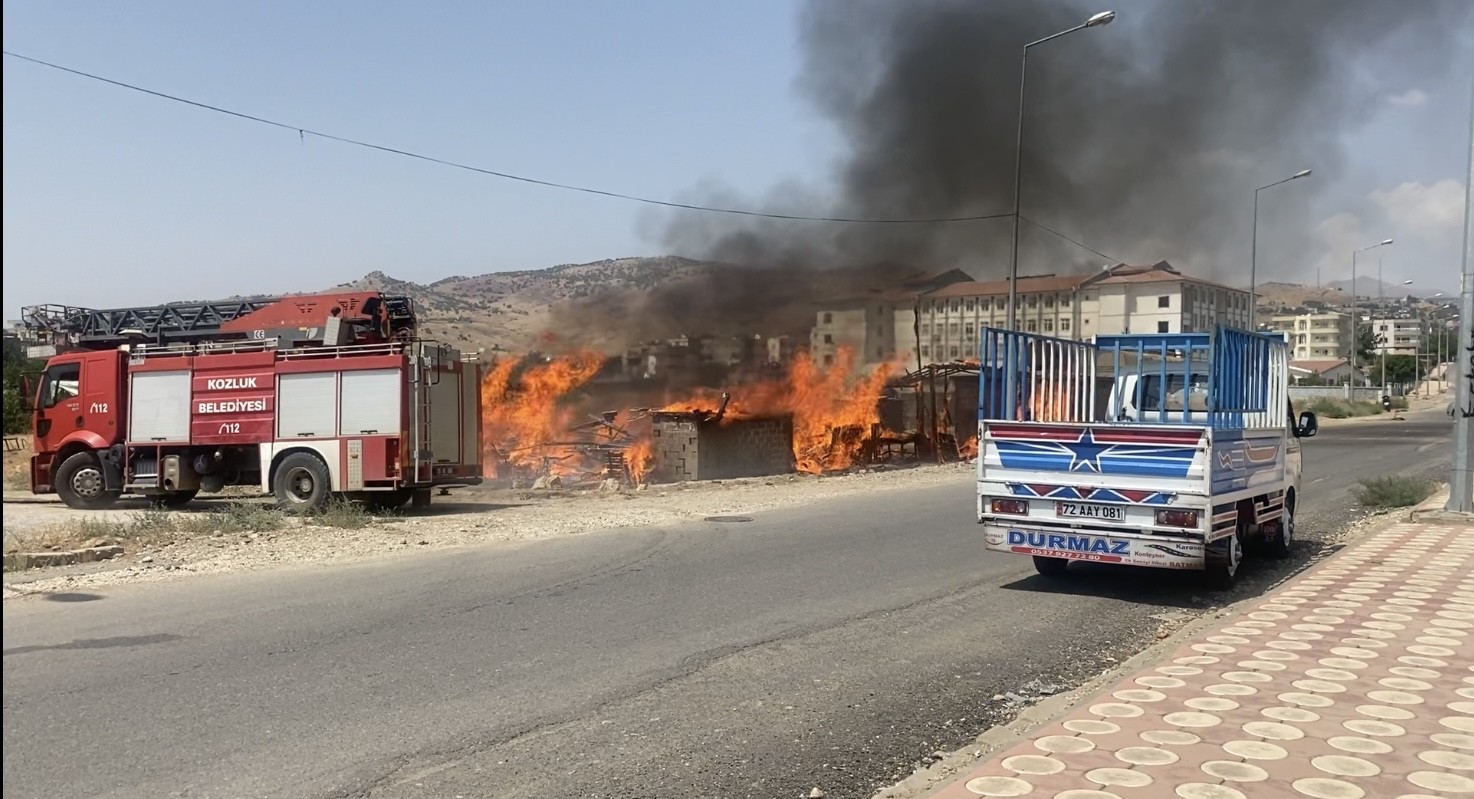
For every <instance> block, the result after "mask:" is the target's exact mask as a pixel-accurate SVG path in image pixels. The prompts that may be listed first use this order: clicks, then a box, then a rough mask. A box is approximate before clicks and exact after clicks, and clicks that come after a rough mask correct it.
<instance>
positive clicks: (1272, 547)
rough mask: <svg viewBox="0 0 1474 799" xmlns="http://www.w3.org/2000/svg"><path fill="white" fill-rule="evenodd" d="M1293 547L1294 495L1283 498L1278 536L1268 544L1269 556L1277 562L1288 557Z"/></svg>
mask: <svg viewBox="0 0 1474 799" xmlns="http://www.w3.org/2000/svg"><path fill="white" fill-rule="evenodd" d="M1293 546H1295V495H1294V494H1290V495H1289V496H1287V497H1285V508H1284V510H1283V511H1282V515H1281V516H1280V531H1279V535H1276V536H1275V537H1274V540H1272V541H1270V542H1269V554H1270V555H1271V556H1273V557H1275V558H1277V559H1279V560H1284V559H1285V558H1288V557H1289V556H1290V548H1291V547H1293Z"/></svg>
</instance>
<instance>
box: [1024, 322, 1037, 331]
mask: <svg viewBox="0 0 1474 799" xmlns="http://www.w3.org/2000/svg"><path fill="white" fill-rule="evenodd" d="M1024 332H1026V333H1037V332H1039V323H1038V322H1035V321H1034V320H1033V319H1030V320H1029V321H1028V322H1026V323H1024Z"/></svg>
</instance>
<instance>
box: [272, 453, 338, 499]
mask: <svg viewBox="0 0 1474 799" xmlns="http://www.w3.org/2000/svg"><path fill="white" fill-rule="evenodd" d="M271 488H272V492H273V493H275V494H276V503H277V505H279V506H280V507H282V508H284V509H286V510H292V511H310V510H317V509H318V508H320V507H322V505H323V503H325V502H327V501H328V488H329V483H328V467H327V466H325V465H324V464H323V462H322V459H321V458H319V457H317V456H316V455H313V454H311V453H307V452H293V453H292V454H290V455H288V456H287V457H285V458H283V459H282V462H281V463H280V464H278V465H277V467H276V474H275V475H274V476H273V477H272V480H271Z"/></svg>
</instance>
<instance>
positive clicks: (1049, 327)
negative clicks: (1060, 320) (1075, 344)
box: [1044, 319, 1054, 333]
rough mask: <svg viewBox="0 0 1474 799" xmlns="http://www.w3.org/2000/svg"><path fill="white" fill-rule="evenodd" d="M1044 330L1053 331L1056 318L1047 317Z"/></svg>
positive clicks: (1046, 331)
mask: <svg viewBox="0 0 1474 799" xmlns="http://www.w3.org/2000/svg"><path fill="white" fill-rule="evenodd" d="M1044 332H1045V333H1053V332H1054V320H1053V319H1045V320H1044Z"/></svg>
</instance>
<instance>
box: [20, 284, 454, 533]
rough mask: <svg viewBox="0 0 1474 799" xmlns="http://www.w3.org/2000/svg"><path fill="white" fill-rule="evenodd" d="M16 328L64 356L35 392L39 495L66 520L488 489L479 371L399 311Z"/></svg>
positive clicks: (254, 310)
mask: <svg viewBox="0 0 1474 799" xmlns="http://www.w3.org/2000/svg"><path fill="white" fill-rule="evenodd" d="M22 313H23V320H24V323H25V326H26V328H27V330H28V331H29V332H30V333H31V336H32V338H33V340H35V341H38V342H42V345H41V347H40V348H39V349H40V352H37V353H36V354H48V352H47V351H48V350H49V351H52V352H54V353H55V354H53V355H51V357H50V358H49V360H48V362H47V365H46V369H45V372H44V373H43V374H42V375H41V377H40V380H39V383H38V384H37V385H35V386H34V387H32V386H27V387H26V388H25V394H26V396H27V397H30V398H33V401H34V402H33V408H32V409H31V411H32V417H33V429H32V432H33V443H34V447H35V455H34V456H33V457H32V458H31V470H30V471H31V474H30V482H31V491H32V492H33V493H36V494H47V493H56V494H58V495H60V497H61V499H62V501H63V502H65V503H66V504H67V505H69V506H71V507H74V508H86V509H97V508H103V507H107V506H108V505H110V504H112V503H113V502H114V501H116V500H117V499H118V498H119V497H121V496H123V495H124V494H134V495H141V496H144V497H147V498H149V499H151V500H153V501H154V502H155V503H157V504H159V505H163V506H166V507H178V506H181V505H184V504H185V503H188V502H189V501H190V500H192V499H194V497H195V496H196V495H197V494H198V493H199V492H202V491H203V492H207V493H208V492H218V491H221V490H222V489H224V488H225V487H226V486H254V487H259V489H260V490H261V491H263V492H268V493H271V494H273V495H274V496H275V497H276V500H277V502H278V504H279V505H281V506H282V507H285V508H288V509H292V510H313V509H317V508H320V507H321V506H322V505H323V504H324V503H325V502H327V500H328V499H329V498H330V497H333V496H345V497H351V498H355V499H359V500H362V501H364V502H365V503H367V504H369V505H370V506H372V507H376V508H395V507H399V506H402V505H404V504H405V503H407V502H413V504H414V505H415V506H422V505H424V504H427V503H428V502H429V498H430V495H431V492H432V490H433V489H435V488H438V487H448V486H466V485H475V484H479V483H480V482H481V476H480V475H481V465H480V433H481V408H480V392H479V382H480V381H479V377H480V372H479V369H478V366H477V364H476V363H475V362H472V361H467V360H466V359H464V358H462V357H461V354H460V353H459V352H458V351H457V350H455V349H454V348H452V347H449V346H446V345H443V344H440V343H437V342H433V341H426V340H422V339H420V338H418V336H417V335H416V332H415V317H414V311H413V306H412V304H411V303H410V301H409V300H408V299H406V298H395V297H385V296H383V295H381V294H378V293H377V292H354V293H343V294H329V295H316V296H305V297H289V298H284V299H275V300H262V301H253V302H245V303H231V304H219V303H208V304H198V305H169V306H158V307H155V308H141V309H139V308H135V309H122V310H115V311H93V310H89V309H78V308H67V307H63V306H36V307H31V308H26V309H24V310H23V312H22ZM37 349H38V348H35V347H33V351H34V350H37Z"/></svg>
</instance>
